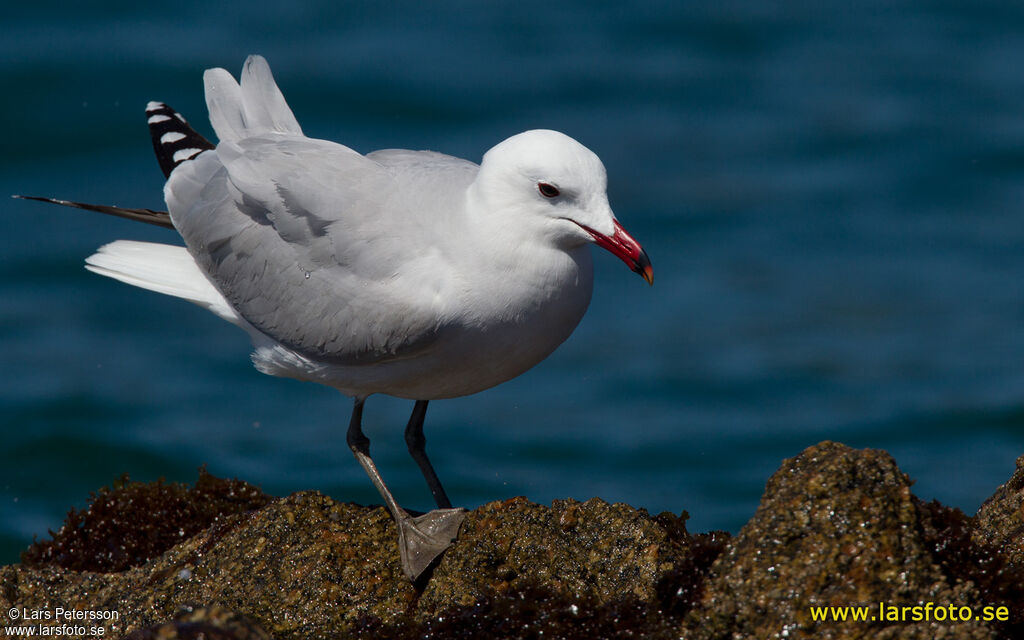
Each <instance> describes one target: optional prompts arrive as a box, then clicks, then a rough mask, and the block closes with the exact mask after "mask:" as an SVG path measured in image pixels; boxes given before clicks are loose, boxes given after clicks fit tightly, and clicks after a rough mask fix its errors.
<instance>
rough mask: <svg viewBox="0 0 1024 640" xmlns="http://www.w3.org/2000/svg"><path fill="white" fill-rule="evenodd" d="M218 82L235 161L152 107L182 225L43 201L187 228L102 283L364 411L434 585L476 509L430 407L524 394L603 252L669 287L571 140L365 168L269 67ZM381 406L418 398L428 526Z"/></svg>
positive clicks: (410, 431)
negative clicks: (430, 447) (319, 128)
mask: <svg viewBox="0 0 1024 640" xmlns="http://www.w3.org/2000/svg"><path fill="white" fill-rule="evenodd" d="M204 80H205V85H206V102H207V106H208V108H209V112H210V122H211V123H212V125H213V128H214V130H215V131H216V133H217V137H218V138H219V142H218V144H217V145H216V146H214V145H213V144H211V143H210V142H208V141H207V140H205V139H204V138H203V137H202V136H200V135H199V134H198V133H196V132H195V131H194V130H193V129H192V128H191V127H189V126H188V124H187V123H186V122H185V120H184V118H182V117H181V116H180V115H179V114H178V113H176V112H175V111H174V110H173V109H171V108H170V107H168V106H166V105H164V104H163V103H157V102H153V103H150V104H149V106H148V108H147V116H148V120H149V125H150V131H151V135H152V138H153V144H154V148H155V150H156V153H157V157H158V160H159V161H160V164H161V167H162V168H163V170H164V172H165V174H166V175H167V176H168V179H167V183H166V186H165V187H164V196H165V199H166V202H167V207H168V213H165V212H161V211H151V210H147V209H126V208H121V207H109V206H100V205H88V204H81V203H74V202H67V201H63V200H54V199H49V198H38V199H41V200H47V201H50V202H56V203H58V204H65V205H70V206H76V207H79V208H85V209H91V210H96V211H102V212H104V213H112V214H114V215H120V216H123V217H129V218H133V219H137V220H142V221H145V222H151V223H154V224H159V225H162V226H168V227H170V226H173V228H174V229H176V230H177V231H178V232H179V233H180V234H181V236H182V238H184V241H185V245H186V246H185V247H180V246H172V245H164V244H155V243H145V242H134V241H128V240H118V241H116V242H113V243H111V244H108V245H105V246H103V247H101V248H100V249H99V250H98V252H97V253H96V254H94V255H92V256H90V257H89V258H88V259H87V260H86V262H87V268H88V269H90V270H91V271H95V272H96V273H100V274H102V275H105V276H109V277H112V278H115V279H117V280H120V281H122V282H126V283H128V284H132V285H135V286H138V287H143V288H146V289H151V290H154V291H158V292H160V293H164V294H168V295H172V296H177V297H181V298H184V299H186V300H190V301H191V302H194V303H196V304H199V305H201V306H203V307H205V308H207V309H209V310H210V311H212V312H213V313H215V314H217V315H218V316H220V317H221V318H224V319H225V320H227V321H229V322H232V323H234V324H235V325H237V326H239V327H241V328H242V329H244V330H245V331H246V332H247V333H248V334H249V335H250V337H251V338H252V341H253V345H254V352H253V355H252V359H253V362H254V363H255V366H256V368H257V369H259V370H260V371H262V372H264V373H267V374H270V375H275V376H284V377H291V378H298V379H301V380H309V381H312V382H319V383H321V384H325V385H329V386H331V387H334V388H336V389H338V390H339V391H341V392H342V393H344V394H345V395H347V396H350V397H352V398H354V400H355V407H354V410H353V413H352V419H351V421H350V424H349V429H348V437H347V440H348V444H349V446H350V448H351V449H352V451H353V453H354V454H355V456H356V458H357V460H358V461H359V462H360V464H361V465H362V466H363V468H364V469H365V470H366V472H367V473H368V474H369V476H370V478H371V480H372V481H373V483H374V485H375V486H376V487H377V489H378V491H379V492H380V494H381V496H382V497H383V499H384V501H385V502H386V504H387V507H388V509H389V511H390V512H391V514H392V516H393V517H394V519H395V521H396V523H397V524H398V530H399V550H400V555H401V560H402V567H403V569H404V571H405V572H406V574H407V575H408V576H409V577H410V579H416V577H418V576H419V575H420V574H421V573H423V572H424V571H425V570H426V568H427V567H429V565H430V564H431V562H433V560H434V559H435V558H436V557H438V556H439V555H440V554H441V553H442V552H443V551H444V549H446V548H447V547H448V546H449V545H450V544H451V541H452V540H453V539H454V538H455V537H456V535H457V533H458V528H459V525H460V524H461V522H462V519H463V517H464V513H465V511H464V510H462V509H453V508H451V502H450V501H449V499H448V497H447V495H446V494H445V492H444V489H443V488H442V486H441V483H440V481H439V480H438V478H437V475H436V474H435V472H434V470H433V468H432V466H431V464H430V461H429V460H428V459H427V456H426V453H425V449H424V445H425V440H424V437H423V418H424V415H425V412H426V408H427V402H428V401H430V400H435V399H440V398H452V397H456V396H463V395H468V394H472V393H476V392H478V391H482V390H484V389H488V388H490V387H493V386H495V385H497V384H500V383H501V382H504V381H506V380H509V379H511V378H514V377H515V376H518V375H519V374H521V373H523V372H524V371H526V370H527V369H529V368H530V367H532V366H534V365H535V364H537V363H538V362H540V361H541V360H543V359H544V358H545V357H547V356H548V354H550V353H551V352H552V351H553V350H554V349H555V348H556V347H557V346H558V345H559V344H561V343H562V342H563V341H564V340H565V339H566V338H568V337H569V334H570V333H572V331H573V329H574V328H575V327H576V325H577V324H578V323H579V321H580V319H581V318H582V317H583V314H584V312H585V311H586V309H587V305H588V304H589V302H590V297H591V290H592V282H593V270H592V265H591V255H590V251H589V249H588V245H590V244H597V245H598V246H600V247H603V248H605V249H608V250H609V251H611V252H612V253H613V254H614V255H616V256H618V257H619V258H620V259H622V260H623V261H624V262H625V263H626V264H627V265H628V266H629V267H630V268H631V269H632V270H633V271H635V272H637V273H639V274H640V275H641V276H643V277H644V279H646V280H647V281H648V282H649V283H650V282H652V269H651V263H650V261H649V260H648V258H647V254H646V253H645V252H644V251H643V249H641V247H640V245H639V244H638V243H637V242H636V240H634V239H633V238H632V237H631V236H630V235H629V234H628V233H627V232H626V231H625V230H624V229H623V228H622V226H621V225H620V224H619V223H618V222H617V221H616V219H615V216H614V214H613V213H612V210H611V207H610V206H609V204H608V198H607V195H606V193H605V186H606V176H605V169H604V165H603V164H602V163H601V160H600V159H599V158H598V157H597V156H596V155H595V154H594V153H593V152H591V151H590V150H589V149H587V148H586V147H584V146H583V145H581V144H580V143H578V142H576V141H575V140H573V139H572V138H570V137H569V136H566V135H565V134H562V133H559V132H556V131H549V130H534V131H527V132H525V133H521V134H518V135H515V136H512V137H511V138H509V139H507V140H505V141H503V142H501V143H499V144H498V145H496V146H495V147H493V148H492V149H491V150H490V151H488V152H487V153H486V154H485V155H484V157H483V161H482V162H481V163H480V164H479V165H477V164H475V163H473V162H470V161H467V160H462V159H459V158H454V157H451V156H447V155H443V154H440V153H435V152H431V151H408V150H400V149H387V150H382V151H375V152H373V153H369V154H367V155H365V156H364V155H361V154H359V153H357V152H356V151H353V150H352V149H350V148H348V147H345V146H343V145H340V144H337V143H334V142H328V141H325V140H317V139H313V138H308V137H306V136H305V135H303V133H302V129H301V128H300V127H299V124H298V122H297V121H296V119H295V117H294V115H293V114H292V111H291V109H290V108H289V107H288V105H287V103H286V102H285V100H284V97H283V95H282V94H281V92H280V90H279V89H278V87H277V85H276V83H275V82H274V79H273V77H272V75H271V73H270V68H269V66H268V65H267V63H266V61H265V60H264V59H263V58H262V57H259V56H251V57H249V58H248V60H246V63H245V67H244V69H243V72H242V75H241V83H240V84H239V83H237V82H236V81H235V79H234V78H233V77H232V76H231V75H230V74H229V73H228V72H227V71H225V70H224V69H211V70H208V71H207V72H206V74H205V76H204ZM374 393H383V394H387V395H391V396H397V397H399V398H407V399H411V400H415V401H416V404H415V407H414V410H413V414H412V417H411V418H410V420H409V423H408V425H407V427H406V432H405V437H406V442H407V444H408V447H409V451H410V453H411V454H412V456H413V458H414V459H415V460H416V462H417V464H418V465H419V467H420V469H421V470H422V472H423V474H424V477H425V478H426V481H427V483H428V485H429V486H430V489H431V492H432V494H433V496H434V499H435V501H436V502H437V505H438V509H436V510H434V511H431V512H429V513H427V514H424V515H421V516H418V517H413V516H410V515H409V514H408V513H407V512H406V511H405V510H403V509H402V508H401V507H400V506H399V505H398V504H397V502H396V501H395V499H394V498H393V497H392V495H391V492H390V491H389V490H388V488H387V487H386V486H385V484H384V481H383V479H382V478H381V476H380V473H378V471H377V469H376V466H375V465H374V463H373V461H372V459H371V458H370V453H369V440H368V439H367V438H366V436H365V435H364V434H363V431H362V427H361V419H362V411H363V403H364V401H365V400H366V398H367V397H368V396H370V395H371V394H374Z"/></svg>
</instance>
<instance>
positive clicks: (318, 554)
mask: <svg viewBox="0 0 1024 640" xmlns="http://www.w3.org/2000/svg"><path fill="white" fill-rule="evenodd" d="M1022 487H1024V472H1022V471H1021V470H1020V469H1018V473H1017V474H1016V475H1015V476H1014V478H1012V479H1011V480H1010V482H1008V483H1007V484H1006V485H1004V486H1003V487H1001V488H1000V489H999V491H997V492H996V495H995V496H993V498H992V499H990V500H989V501H988V502H987V503H986V504H985V506H984V507H983V508H982V510H981V511H980V512H979V514H978V516H977V517H975V518H970V517H968V516H966V515H965V514H963V513H962V512H960V511H959V510H957V509H951V508H948V507H944V506H942V505H940V504H938V503H936V502H932V503H924V502H921V501H920V500H918V499H917V498H915V497H914V496H913V495H912V494H911V492H910V480H909V479H908V478H907V477H906V476H905V475H904V474H903V473H901V472H900V470H899V469H898V468H897V467H896V464H895V462H894V461H893V460H892V458H891V457H890V456H889V455H888V454H886V453H884V452H881V451H871V450H854V449H850V448H849V447H846V446H844V445H840V444H835V443H828V442H826V443H822V444H821V445H818V446H815V447H811V448H809V449H807V450H806V451H804V452H803V453H801V454H800V455H798V456H797V457H795V458H793V459H790V460H787V461H785V462H784V464H783V466H782V468H781V469H780V470H779V471H778V472H776V473H775V474H774V475H773V476H772V478H771V479H770V480H769V481H768V485H767V487H766V490H765V493H764V496H763V498H762V500H761V504H760V506H759V507H758V509H757V512H756V513H755V514H754V517H753V518H752V519H751V520H750V522H749V523H748V524H747V525H746V526H744V527H743V529H742V530H741V531H740V533H739V535H738V536H736V537H735V538H730V536H729V535H728V534H725V533H721V532H715V533H710V534H691V533H689V532H688V531H687V530H686V526H685V515H684V516H675V515H672V514H667V513H665V514H660V515H658V516H651V515H649V514H648V513H647V512H645V511H644V510H642V509H634V508H632V507H630V506H628V505H624V504H608V503H606V502H604V501H602V500H599V499H592V500H588V501H586V502H577V501H574V500H565V501H562V500H558V501H555V502H554V503H553V504H552V505H551V506H544V505H538V504H534V503H531V502H529V501H527V500H526V499H524V498H513V499H511V500H506V501H502V502H494V503H491V504H487V505H483V506H481V507H479V508H478V509H475V510H473V511H470V512H469V513H468V514H467V517H466V520H465V522H464V524H463V526H462V529H461V531H460V534H459V538H458V540H457V541H456V543H455V544H454V545H453V546H452V547H451V548H450V549H448V551H446V552H445V554H444V555H443V556H442V557H441V559H440V561H439V562H438V563H437V565H436V566H435V567H434V569H433V570H432V571H430V572H428V573H427V574H426V575H425V576H423V577H422V578H421V579H420V580H419V581H418V582H417V583H416V584H410V583H409V582H408V580H407V579H406V578H405V576H404V574H403V573H402V571H401V569H400V567H399V563H398V553H397V547H396V538H397V534H396V532H395V527H394V524H393V522H392V521H391V518H390V517H389V516H388V514H387V512H386V511H385V510H384V509H383V508H381V507H363V506H358V505H353V504H343V503H338V502H335V501H334V500H332V499H330V498H328V497H326V496H323V495H320V494H319V493H316V492H301V493H296V494H293V495H291V496H288V497H285V498H276V499H272V498H270V497H268V496H265V495H263V494H262V493H260V492H259V491H258V490H256V489H255V488H253V487H251V486H250V485H246V484H244V483H239V482H238V481H225V480H219V479H216V478H212V476H208V475H203V476H201V477H200V482H198V483H197V486H196V487H195V488H188V487H182V486H177V485H166V484H164V483H153V484H150V485H141V484H132V483H126V482H125V483H121V484H120V485H118V486H116V487H114V488H113V489H104V490H101V491H99V492H98V493H97V494H95V495H94V497H93V500H92V502H91V504H90V506H89V508H88V509H86V510H85V511H84V512H77V511H73V512H72V513H71V515H69V519H68V523H67V524H66V525H65V528H64V529H62V530H61V531H60V532H58V533H56V534H54V540H52V541H44V542H40V543H37V544H36V545H34V546H33V547H32V549H30V551H29V552H27V553H26V554H25V556H24V560H25V561H24V562H23V563H22V564H20V565H12V566H8V567H2V568H0V612H3V611H8V614H9V615H10V613H9V610H11V609H12V608H16V609H17V610H18V611H19V613H20V614H21V612H24V613H23V614H21V615H23V616H27V615H29V614H31V613H32V612H41V611H43V612H45V611H51V612H52V611H53V609H54V607H56V606H61V607H64V608H65V609H67V610H79V611H93V612H116V613H117V616H116V617H115V618H114V619H105V620H103V621H102V623H101V624H102V626H103V629H104V632H105V633H104V634H103V635H104V636H105V637H124V636H126V635H129V634H131V635H130V637H131V638H133V639H140V640H141V639H147V638H169V639H170V638H179V639H184V638H195V639H198V638H207V639H210V638H218V639H222V640H235V639H246V640H249V639H256V640H264V639H266V638H275V639H276V640H290V639H295V640H298V639H303V640H306V639H311V640H316V639H318V638H325V639H326V638H382V637H387V638H449V637H452V638H454V637H457V638H499V637H500V638H509V639H516V638H566V639H568V638H588V639H589V638H655V639H657V638H679V637H682V638H687V639H692V640H704V639H712V638H714V639H718V638H721V639H726V638H728V639H730V640H732V639H739V638H758V639H760V638H907V639H910V638H972V639H974V638H993V639H994V638H1014V637H1024V620H1022V619H1020V612H1021V611H1022V610H1024V569H1022V568H1021V567H1022V565H1021V563H1020V557H1021V551H1020V550H1021V542H1020V531H1021V529H1020V527H1021V522H1022V515H1021V512H1020V508H1021V502H1022V499H1021V491H1022ZM133 523H134V526H133ZM185 523H188V525H187V528H186V526H185ZM190 532H191V533H190ZM151 542H152V543H151ZM111 550H113V551H111ZM815 607H817V608H815ZM825 607H833V608H832V609H826V608H825ZM835 607H840V608H842V607H848V608H843V609H836V608H835ZM880 607H881V608H880ZM950 607H953V608H955V610H956V611H955V613H954V612H953V610H952V609H951V608H950ZM985 607H989V608H990V609H993V610H994V609H995V608H996V607H1004V610H1003V615H1004V617H1002V618H996V619H982V614H983V612H984V611H985ZM967 608H969V609H967ZM940 609H941V610H942V612H941V613H940ZM840 611H844V612H845V613H846V615H847V616H848V619H847V620H846V621H842V620H837V619H836V616H837V615H838V612H840ZM854 611H859V612H862V613H861V614H857V613H854ZM965 611H969V612H970V613H971V615H972V618H971V619H970V620H963V619H962V618H963V616H964V612H965ZM856 615H864V619H863V620H853V619H852V618H853V616H856ZM951 615H956V616H958V617H960V618H961V619H960V620H957V621H951V619H950V616H951ZM822 616H825V617H826V618H825V619H822ZM893 616H895V617H893ZM6 622H12V621H11V620H10V619H8V620H7V621H6ZM54 622H55V621H51V622H45V621H44V622H40V621H34V620H26V619H21V620H19V621H18V624H21V625H22V626H32V625H38V624H47V625H51V626H52V624H53V623H54ZM38 635H42V634H41V633H40V634H38ZM51 635H52V634H51Z"/></svg>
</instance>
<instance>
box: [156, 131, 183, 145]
mask: <svg viewBox="0 0 1024 640" xmlns="http://www.w3.org/2000/svg"><path fill="white" fill-rule="evenodd" d="M184 138H185V134H184V133H181V132H180V131H168V132H167V133H165V134H164V135H162V136H160V144H170V143H172V142H177V141H178V140H182V139H184Z"/></svg>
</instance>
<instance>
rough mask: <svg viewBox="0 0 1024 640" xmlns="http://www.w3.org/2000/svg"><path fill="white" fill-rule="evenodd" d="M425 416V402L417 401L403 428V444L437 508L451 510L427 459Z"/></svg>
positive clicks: (449, 503) (448, 501)
mask: <svg viewBox="0 0 1024 640" xmlns="http://www.w3.org/2000/svg"><path fill="white" fill-rule="evenodd" d="M426 415H427V401H426V400H417V401H416V406H415V407H413V409H412V415H411V416H410V417H409V424H408V425H406V427H405V444H406V445H408V447H409V454H410V455H412V459H413V460H415V461H416V464H418V465H419V467H420V471H422V472H423V478H424V479H425V480H426V481H427V486H428V487H430V493H431V494H433V496H434V502H436V503H437V506H438V508H440V509H451V508H452V502H451V500H449V499H448V494H446V493H445V492H444V487H442V486H441V481H440V480H438V478H437V473H435V472H434V467H433V465H431V464H430V458H428V457H427V449H426V447H427V439H426V438H425V437H424V436H423V418H424V417H425V416H426Z"/></svg>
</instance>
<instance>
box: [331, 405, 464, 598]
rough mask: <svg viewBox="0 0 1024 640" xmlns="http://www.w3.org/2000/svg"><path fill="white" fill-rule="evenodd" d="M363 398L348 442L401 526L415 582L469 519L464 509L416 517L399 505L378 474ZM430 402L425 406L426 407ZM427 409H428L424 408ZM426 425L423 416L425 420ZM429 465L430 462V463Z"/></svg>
mask: <svg viewBox="0 0 1024 640" xmlns="http://www.w3.org/2000/svg"><path fill="white" fill-rule="evenodd" d="M363 401H364V399H363V398H356V402H355V407H353V409H352V419H351V420H350V421H349V424H348V434H347V436H346V441H347V442H348V446H349V448H350V449H352V453H353V454H354V455H355V457H356V460H358V461H359V464H360V465H361V466H362V467H363V470H364V471H366V475H368V476H370V480H371V481H372V482H373V486H374V487H376V488H377V492H378V493H380V496H381V497H382V498H384V503H385V504H386V505H387V509H388V512H389V513H390V514H391V517H392V518H394V519H395V525H396V526H397V527H398V551H399V554H400V556H401V559H402V570H403V571H404V572H405V575H406V576H408V577H409V579H410V580H415V579H416V578H418V577H419V576H420V574H422V573H423V572H424V571H426V570H427V567H429V566H430V564H431V563H432V562H433V561H434V560H435V559H436V558H437V557H438V556H440V555H441V554H442V553H444V550H445V549H447V548H448V547H450V546H451V544H452V541H453V540H455V537H456V536H457V535H458V533H459V526H460V525H461V524H462V520H463V519H464V518H465V517H466V512H465V510H464V509H436V510H434V511H431V512H429V513H425V514H423V515H421V516H418V517H416V518H413V517H412V516H410V515H409V514H408V513H406V511H405V509H403V508H402V507H400V506H398V502H396V501H395V498H394V496H392V495H391V491H390V490H388V487H387V485H385V484H384V478H382V477H381V475H380V472H379V471H377V465H375V464H374V463H373V460H372V459H371V458H370V439H369V438H367V437H366V434H364V433H363V426H362V421H363ZM425 404H426V403H424V405H425ZM424 409H426V406H424ZM421 422H422V417H421ZM428 464H429V463H428Z"/></svg>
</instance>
